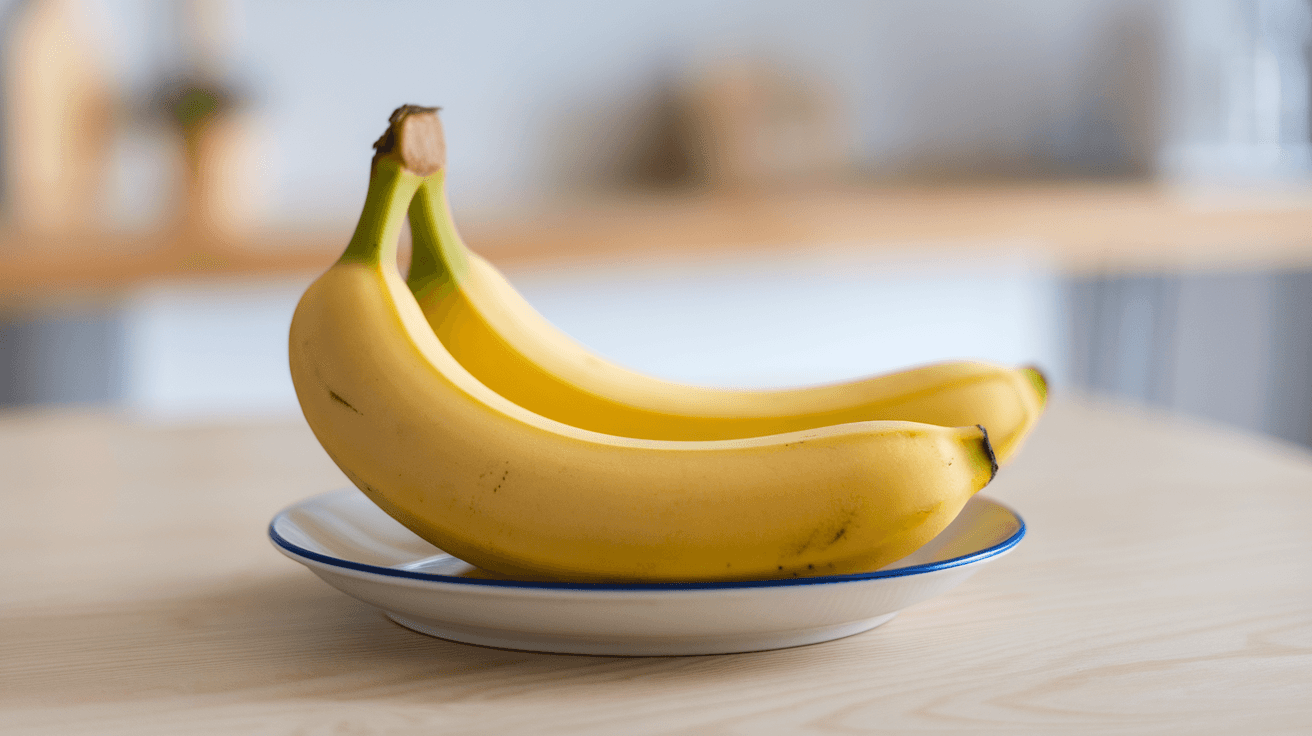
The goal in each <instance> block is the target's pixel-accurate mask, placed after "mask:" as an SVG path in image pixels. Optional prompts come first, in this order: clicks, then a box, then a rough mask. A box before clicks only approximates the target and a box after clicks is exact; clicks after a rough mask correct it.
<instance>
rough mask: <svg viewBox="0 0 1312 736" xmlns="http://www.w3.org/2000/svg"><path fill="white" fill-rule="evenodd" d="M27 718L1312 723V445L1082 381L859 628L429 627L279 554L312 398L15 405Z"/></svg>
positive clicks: (402, 730) (1284, 728)
mask: <svg viewBox="0 0 1312 736" xmlns="http://www.w3.org/2000/svg"><path fill="white" fill-rule="evenodd" d="M0 465H2V466H3V468H4V473H3V478H4V480H3V482H2V483H0V502H2V503H0V508H3V512H2V513H0V732H3V733H5V734H61V735H71V734H82V733H121V734H133V735H134V736H145V735H148V734H180V733H187V734H193V733H194V734H206V733H215V734H293V733H294V734H411V733H416V734H418V733H442V734H473V733H488V734H515V733H545V734H675V733H715V734H731V733H732V734H774V733H814V734H860V733H903V732H905V733H962V732H979V733H993V734H1026V733H1033V734H1055V733H1063V734H1065V733H1099V734H1105V733H1118V734H1124V733H1132V734H1133V733H1144V734H1168V733H1179V734H1208V733H1218V734H1236V733H1288V734H1295V733H1299V734H1304V733H1312V533H1309V526H1308V525H1309V522H1312V456H1309V455H1308V454H1307V453H1305V452H1303V451H1300V450H1296V449H1294V448H1291V447H1286V446H1281V445H1278V444H1276V443H1274V442H1271V441H1268V440H1265V439H1261V438H1257V437H1252V436H1247V435H1243V434H1239V433H1236V432H1233V431H1230V430H1225V429H1219V428H1214V427H1208V426H1203V425H1200V424H1194V423H1190V422H1186V421H1183V420H1177V419H1171V418H1167V417H1162V416H1156V415H1152V414H1148V413H1143V412H1139V411H1133V410H1129V409H1124V408H1112V407H1109V406H1105V405H1099V404H1093V403H1087V402H1082V401H1075V400H1071V399H1067V400H1065V401H1063V400H1061V399H1060V398H1059V399H1058V400H1057V401H1056V402H1055V403H1054V405H1053V407H1052V408H1051V410H1050V412H1049V415H1048V416H1047V417H1045V418H1044V420H1043V422H1042V423H1041V424H1040V425H1039V427H1038V430H1037V432H1036V435H1035V436H1034V437H1033V439H1032V441H1031V442H1030V443H1029V446H1028V447H1027V448H1026V449H1025V451H1024V452H1023V454H1022V455H1021V457H1020V458H1019V459H1018V460H1017V461H1016V463H1015V464H1014V465H1012V466H1010V467H1007V468H1004V469H1003V471H1002V472H1001V473H1000V474H999V476H998V478H997V479H996V480H995V481H994V484H993V485H992V486H990V487H989V488H988V489H986V491H985V492H986V493H987V494H988V495H990V496H992V497H994V498H997V499H999V500H1001V501H1003V502H1005V503H1007V504H1009V505H1011V506H1012V507H1013V508H1015V509H1017V510H1018V511H1019V512H1020V513H1021V515H1022V516H1024V517H1025V520H1026V522H1027V523H1028V525H1029V535H1028V537H1027V538H1026V539H1025V540H1024V541H1023V542H1022V543H1021V544H1020V546H1019V547H1017V549H1016V550H1015V551H1014V552H1013V553H1012V554H1011V555H1010V556H1008V557H1006V558H1003V559H1001V560H998V561H996V562H994V563H993V564H991V565H988V566H986V567H985V568H983V569H982V570H981V571H980V572H979V573H978V574H977V575H976V576H974V577H973V578H971V579H970V580H969V581H967V582H966V583H965V584H963V585H962V586H961V587H959V588H956V589H955V590H953V591H951V592H950V593H948V594H946V595H944V596H941V597H939V598H936V599H932V600H929V601H926V602H924V603H921V604H919V605H916V606H913V607H911V608H909V609H907V610H906V611H904V612H903V613H902V614H901V615H900V616H899V617H898V618H896V619H894V620H893V621H892V622H890V623H888V624H886V625H884V626H882V627H879V628H876V629H874V630H871V631H869V632H866V633H863V634H859V635H856V636H853V637H850V638H847V639H842V640H838V641H833V642H828V643H824V644H817V645H812V646H806V647H800V648H795V649H788V650H780V651H773V652H761V653H753V654H737V655H719V656H705V657H676V658H628V659H626V658H611V657H584V656H562V655H546V654H533V653H526V652H515V651H505V650H497V649H486V648H480V647H475V646H468V645H463V644H456V643H451V642H447V641H442V640H439V639H434V638H428V637H425V636H423V635H420V634H417V633H414V632H412V631H409V630H407V629H404V628H401V627H400V626H397V625H396V624H393V623H391V622H390V621H388V620H387V619H385V618H384V617H383V615H382V614H381V613H379V612H377V611H375V610H372V609H370V608H369V607H367V606H366V605H364V604H362V603H359V602H357V601H355V600H354V599H351V598H348V597H347V596H345V595H343V594H341V593H339V592H338V591H336V590H334V589H332V588H330V587H329V586H328V585H326V584H324V583H323V582H321V581H320V580H318V579H317V578H316V577H315V576H314V575H312V574H311V573H310V572H309V571H307V570H306V569H305V568H303V567H301V566H299V565H297V564H295V563H294V562H292V561H290V560H288V559H286V558H284V557H282V556H281V555H279V554H278V553H277V552H276V551H275V550H274V549H273V547H272V546H271V545H270V544H269V542H268V541H267V538H266V536H265V525H266V524H267V523H268V521H269V519H270V518H271V517H272V516H273V514H274V513H275V512H276V511H277V510H278V509H279V508H281V507H283V506H285V505H286V504H289V503H291V502H293V501H296V500H298V499H301V498H303V497H306V496H310V495H313V494H317V493H320V492H322V491H325V490H328V489H332V488H334V487H339V486H343V485H345V482H344V480H343V478H342V476H341V474H340V473H339V472H338V471H337V470H336V468H335V467H333V465H332V464H331V462H330V461H329V460H328V459H327V457H326V456H325V455H324V453H323V451H322V450H321V449H320V448H319V446H318V445H317V444H316V442H315V440H314V438H313V437H312V436H311V434H310V432H309V430H308V429H307V428H306V427H305V426H304V423H303V422H302V421H300V419H299V418H297V417H288V418H286V420H285V421H261V422H250V423H247V424H227V425H222V426H219V425H206V426H180V425H151V424H145V423H140V422H136V421H132V420H130V419H127V418H122V417H115V416H111V415H106V414H97V413H86V412H66V413H58V412H56V413H51V412H29V413H8V414H4V415H0Z"/></svg>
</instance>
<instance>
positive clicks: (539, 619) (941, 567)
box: [269, 488, 1025, 655]
mask: <svg viewBox="0 0 1312 736" xmlns="http://www.w3.org/2000/svg"><path fill="white" fill-rule="evenodd" d="M269 536H270V538H271V539H272V540H273V543H274V545H275V546H276V547H277V548H278V550H279V551H280V552H282V553H283V554H285V555H287V556H288V557H290V558H292V559H293V560H296V561H297V562H300V563H301V564H303V565H305V566H306V567H308V568H310V569H311V570H313V571H314V573H315V574H316V575H318V576H319V577H321V578H323V579H324V580H325V581H327V582H328V583H329V584H330V585H332V586H333V587H335V588H338V589H339V590H341V591H342V592H344V593H346V594H347V595H351V596H354V597H355V598H358V599H360V600H362V601H364V602H365V603H369V604H371V605H374V606H377V607H378V608H380V609H382V610H383V611H384V612H385V613H386V614H387V615H388V616H389V617H391V618H392V619H393V620H394V621H396V622H397V623H399V624H401V625H402V626H406V627H408V628H411V629H414V630H415V631H419V632H422V633H424V634H430V635H432V636H438V637H441V638H443V639H452V640H455V641H460V642H465V643H468V644H481V645H484V646H493V647H503V648H508V649H525V650H532V651H541V652H563V653H571V654H609V655H673V654H718V653H727V652H747V651H757V650H762V649H779V648H783V647H792V646H799V645H802V644H814V643H816V642H822V641H829V640H830V639H838V638H840V637H844V636H851V635H852V634H857V633H860V632H862V631H866V630H868V629H872V628H874V627H876V626H878V625H880V624H882V623H884V622H886V621H888V620H889V619H891V618H893V617H894V616H896V615H897V613H898V611H901V610H902V609H903V608H906V607H907V606H910V605H912V604H915V603H919V602H920V601H923V600H925V599H927V598H930V597H932V596H935V595H938V594H940V593H943V592H944V591H947V590H949V589H951V588H953V587H954V586H956V585H957V584H959V583H961V582H962V581H963V580H965V579H966V578H968V577H970V576H971V575H972V574H973V573H974V572H975V571H976V570H978V569H979V567H980V565H983V564H984V563H986V562H988V561H990V560H994V559H997V558H998V557H1001V556H1002V555H1004V554H1006V553H1007V552H1009V551H1010V550H1011V549H1012V548H1013V547H1015V546H1016V544H1017V543H1018V542H1020V540H1021V538H1022V537H1023V536H1025V523H1024V522H1023V521H1021V518H1020V517H1019V516H1017V515H1016V513H1015V512H1013V511H1011V510H1010V509H1008V508H1007V507H1005V506H1003V505H1002V504H999V503H998V502H996V501H993V500H991V499H988V498H985V497H982V496H975V497H974V498H973V499H972V500H971V501H970V503H968V504H967V505H966V508H965V509H964V510H963V511H962V512H961V514H960V515H959V516H958V517H957V518H956V520H955V521H953V522H952V525H951V526H949V527H948V528H947V529H945V530H944V531H943V532H942V533H941V534H939V535H938V536H937V537H935V538H934V539H933V540H931V541H930V542H929V544H926V545H925V546H924V547H921V548H920V549H919V550H917V551H916V552H915V553H914V554H912V555H910V556H909V557H906V558H904V559H902V560H900V561H899V562H896V563H894V564H892V565H890V566H888V567H885V568H882V569H880V570H877V571H873V572H868V573H860V574H854V575H830V576H821V577H811V578H789V579H786V580H754V581H743V582H728V583H665V584H662V583H650V584H580V583H560V582H549V581H530V580H510V579H505V578H499V577H497V576H495V575H492V574H490V573H484V572H482V571H481V570H478V569H477V568H475V567H473V566H471V565H469V564H467V563H465V562H462V561H460V560H458V559H456V558H454V557H452V556H451V555H448V554H445V553H443V552H442V551H441V550H439V549H437V548H436V547H434V546H432V545H431V544H429V543H428V542H425V541H424V540H422V539H420V538H419V537H417V536H415V535H414V534H413V533H412V532H411V531H410V530H408V529H406V528H405V527H403V526H401V525H400V524H399V523H398V522H396V521H395V520H393V519H392V518H391V517H390V516H388V515H387V514H385V513H383V511H382V510H381V509H379V508H378V507H377V506H375V505H374V504H373V502H372V501H370V500H369V499H368V498H366V497H365V495H364V494H363V493H360V492H359V491H358V490H356V489H354V488H352V489H348V490H342V491H335V492H332V493H326V494H323V495H320V496H315V497H313V498H309V499H306V500H305V501H302V502H300V503H298V504H296V505H294V506H291V507H290V508H287V509H285V510H284V511H282V512H281V513H279V514H278V515H277V516H276V517H274V519H273V522H272V523H271V524H270V525H269Z"/></svg>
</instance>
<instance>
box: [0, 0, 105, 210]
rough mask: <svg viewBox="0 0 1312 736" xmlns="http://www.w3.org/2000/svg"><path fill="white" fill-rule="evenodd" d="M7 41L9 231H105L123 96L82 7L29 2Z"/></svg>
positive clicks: (61, 0) (53, 0)
mask: <svg viewBox="0 0 1312 736" xmlns="http://www.w3.org/2000/svg"><path fill="white" fill-rule="evenodd" d="M13 13H14V15H13V16H12V22H11V23H10V26H9V28H8V29H7V30H8V35H9V37H8V39H7V40H6V42H5V70H6V79H5V88H6V89H5V91H6V93H7V99H6V100H5V110H4V111H5V114H6V121H5V122H6V124H5V132H6V140H5V157H6V159H7V160H6V162H5V163H6V165H7V168H8V172H7V177H6V178H7V191H6V192H5V195H6V198H7V200H8V201H7V202H6V205H7V207H6V209H7V210H8V218H7V219H8V224H9V225H10V226H11V227H15V228H18V229H19V230H22V231H26V232H32V231H35V232H40V233H69V232H80V231H84V230H89V229H92V228H95V227H97V226H99V225H100V224H101V222H102V220H103V218H104V216H105V212H104V210H105V201H104V199H105V196H104V190H105V185H106V181H105V180H106V173H107V167H108V163H109V155H110V150H111V147H112V144H113V138H114V132H115V122H116V118H117V114H116V99H117V92H116V90H115V89H114V87H113V84H112V82H111V80H110V78H109V76H108V75H107V74H106V73H105V72H104V66H103V63H102V59H100V58H99V55H98V52H97V50H96V49H95V47H94V44H93V40H94V39H93V36H92V34H90V33H89V32H88V29H87V28H86V20H87V19H86V16H85V14H83V13H82V12H80V9H79V6H78V4H77V2H76V0H27V2H24V3H22V4H21V5H20V6H19V7H17V8H16V9H14V11H13Z"/></svg>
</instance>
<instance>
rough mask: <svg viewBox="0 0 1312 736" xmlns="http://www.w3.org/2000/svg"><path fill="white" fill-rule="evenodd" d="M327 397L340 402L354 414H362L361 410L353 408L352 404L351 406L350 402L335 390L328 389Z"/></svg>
mask: <svg viewBox="0 0 1312 736" xmlns="http://www.w3.org/2000/svg"><path fill="white" fill-rule="evenodd" d="M328 398H330V399H332V400H333V401H336V402H337V403H339V404H341V405H342V406H344V407H346V408H347V409H350V410H351V411H353V412H355V413H356V414H359V415H360V416H364V413H363V412H361V411H360V410H359V409H357V408H355V407H354V406H351V404H350V402H348V401H347V400H346V399H343V398H342V397H341V396H340V395H339V394H338V393H337V392H336V391H334V390H332V389H328Z"/></svg>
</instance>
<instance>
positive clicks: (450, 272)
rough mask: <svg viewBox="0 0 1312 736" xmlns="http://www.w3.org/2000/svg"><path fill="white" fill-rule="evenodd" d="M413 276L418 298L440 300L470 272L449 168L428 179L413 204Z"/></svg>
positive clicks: (411, 284) (408, 282)
mask: <svg viewBox="0 0 1312 736" xmlns="http://www.w3.org/2000/svg"><path fill="white" fill-rule="evenodd" d="M410 240H411V243H412V246H413V250H412V252H411V256H410V273H409V274H408V275H407V276H406V285H407V286H409V287H410V291H411V292H413V293H414V295H415V296H416V297H418V298H421V299H422V298H424V297H426V296H428V295H430V294H433V293H434V292H439V293H438V294H436V296H438V297H439V298H440V296H442V295H443V293H445V292H446V291H448V290H451V289H454V288H456V285H457V284H458V283H459V282H460V279H462V278H463V277H464V275H465V274H466V273H467V272H468V270H469V255H468V252H467V251H466V250H465V244H464V242H463V241H461V239H460V235H459V233H457V232H456V227H455V218H453V217H452V216H451V205H450V203H449V202H448V200H447V196H446V169H445V168H443V169H442V170H440V171H438V172H437V173H435V174H433V175H431V176H428V177H426V178H425V179H424V182H423V184H422V185H420V187H419V191H418V193H416V195H415V198H414V199H413V200H411V202H410Z"/></svg>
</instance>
